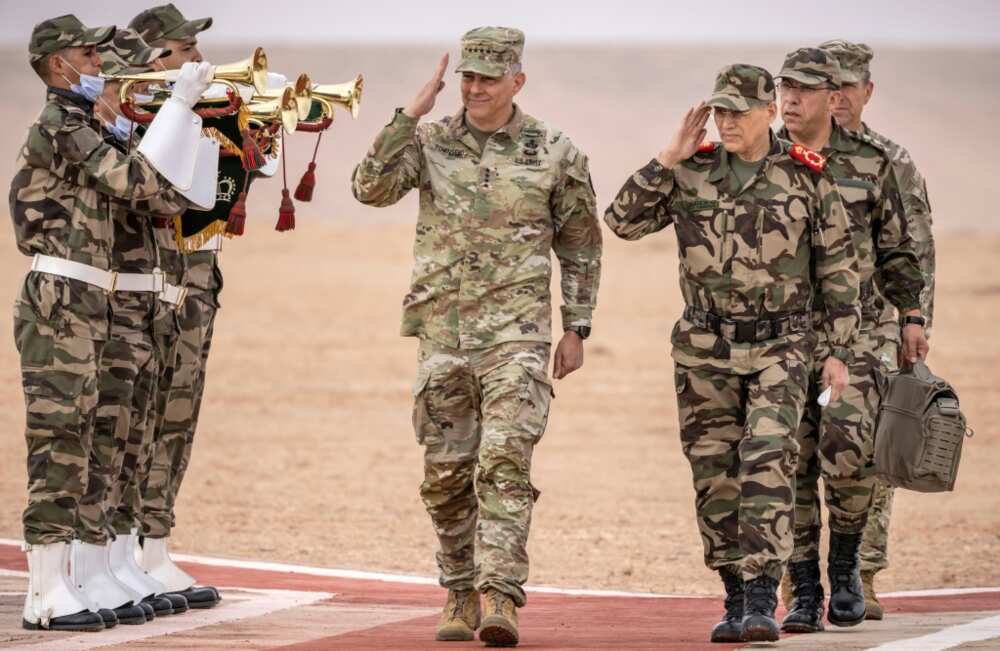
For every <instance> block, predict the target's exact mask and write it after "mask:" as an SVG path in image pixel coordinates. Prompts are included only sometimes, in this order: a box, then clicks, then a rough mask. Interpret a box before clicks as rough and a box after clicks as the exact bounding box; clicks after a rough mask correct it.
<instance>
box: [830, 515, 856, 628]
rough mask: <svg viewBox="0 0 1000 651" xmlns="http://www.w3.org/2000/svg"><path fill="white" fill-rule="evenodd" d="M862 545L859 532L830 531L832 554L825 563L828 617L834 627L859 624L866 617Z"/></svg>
mask: <svg viewBox="0 0 1000 651" xmlns="http://www.w3.org/2000/svg"><path fill="white" fill-rule="evenodd" d="M860 547H861V534H860V533H837V532H836V531H831V532H830V556H829V557H828V558H827V562H826V564H827V567H826V575H827V578H828V579H830V610H829V612H827V615H826V617H827V619H829V620H830V623H831V624H833V625H834V626H856V625H857V624H860V623H861V622H863V621H864V619H865V593H864V589H863V587H862V585H861V567H860V562H859V561H858V549H859V548H860Z"/></svg>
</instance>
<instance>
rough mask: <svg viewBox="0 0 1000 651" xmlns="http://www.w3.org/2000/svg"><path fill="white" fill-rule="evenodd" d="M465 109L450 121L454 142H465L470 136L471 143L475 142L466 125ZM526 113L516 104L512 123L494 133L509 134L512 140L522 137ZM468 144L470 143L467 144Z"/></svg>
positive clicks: (450, 131)
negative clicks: (464, 139) (465, 138)
mask: <svg viewBox="0 0 1000 651" xmlns="http://www.w3.org/2000/svg"><path fill="white" fill-rule="evenodd" d="M465 111H466V109H465V107H464V106H463V107H462V108H461V109H459V111H458V113H456V114H455V115H453V116H452V118H451V120H449V121H448V126H449V130H448V135H449V137H451V138H452V139H454V140H459V141H463V138H464V137H465V136H468V137H469V139H470V141H471V142H475V139H474V138H472V134H471V133H470V132H469V127H468V126H466V124H465ZM524 118H525V115H524V112H523V111H521V107H520V106H518V105H517V104H514V115H512V116H511V118H510V121H509V122H507V124H505V125H504V126H502V127H500V128H499V129H497V130H496V131H495V132H494V133H497V134H500V133H505V134H507V135H508V136H509V137H510V139H511V140H517V139H518V138H519V137H520V136H521V129H522V128H523V127H524ZM467 144H468V143H467Z"/></svg>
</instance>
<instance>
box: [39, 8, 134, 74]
mask: <svg viewBox="0 0 1000 651" xmlns="http://www.w3.org/2000/svg"><path fill="white" fill-rule="evenodd" d="M114 35H115V26H114V25H109V26H107V27H87V26H85V25H84V24H83V23H81V22H80V19H79V18H77V17H76V16H74V15H73V14H66V15H65V16H59V17H57V18H49V19H48V20H43V21H42V22H40V23H38V24H37V25H35V29H33V30H31V40H30V41H28V54H30V55H31V58H30V60H31V62H32V63H34V62H35V61H39V60H41V59H42V58H43V57H45V56H48V55H49V54H52V53H53V52H58V51H59V50H61V49H63V48H65V47H86V46H88V45H100V44H101V43H105V42H107V41H108V40H110V39H111V38H112V37H113V36H114Z"/></svg>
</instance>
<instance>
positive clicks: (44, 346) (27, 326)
mask: <svg viewBox="0 0 1000 651" xmlns="http://www.w3.org/2000/svg"><path fill="white" fill-rule="evenodd" d="M54 334H55V331H54V330H52V328H50V327H49V326H47V325H43V324H40V323H38V322H36V321H25V320H23V319H16V318H15V319H14V345H15V346H16V347H17V352H18V353H20V354H21V368H22V369H24V368H46V367H49V366H52V363H53V361H54V359H55V342H54V341H53V335H54Z"/></svg>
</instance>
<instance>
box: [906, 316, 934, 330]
mask: <svg viewBox="0 0 1000 651" xmlns="http://www.w3.org/2000/svg"><path fill="white" fill-rule="evenodd" d="M899 325H900V327H903V328H905V327H906V326H908V325H918V326H920V327H921V328H923V327H924V326H925V325H927V319H925V318H924V317H922V316H904V317H903V318H902V319H900V320H899Z"/></svg>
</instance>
